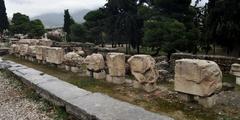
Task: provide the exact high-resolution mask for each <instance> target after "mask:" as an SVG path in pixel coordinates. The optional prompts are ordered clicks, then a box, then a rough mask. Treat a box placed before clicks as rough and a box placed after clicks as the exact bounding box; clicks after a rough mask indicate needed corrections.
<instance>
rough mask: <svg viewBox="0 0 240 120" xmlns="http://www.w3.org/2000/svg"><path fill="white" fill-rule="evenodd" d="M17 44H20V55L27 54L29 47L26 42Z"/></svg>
mask: <svg viewBox="0 0 240 120" xmlns="http://www.w3.org/2000/svg"><path fill="white" fill-rule="evenodd" d="M19 46H20V55H21V56H25V55H27V54H28V48H29V46H28V44H20V45H19Z"/></svg>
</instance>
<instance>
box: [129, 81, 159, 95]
mask: <svg viewBox="0 0 240 120" xmlns="http://www.w3.org/2000/svg"><path fill="white" fill-rule="evenodd" d="M133 88H137V89H143V90H144V91H146V92H149V93H150V92H154V91H155V90H157V86H156V84H144V85H143V84H141V83H139V82H138V81H133Z"/></svg>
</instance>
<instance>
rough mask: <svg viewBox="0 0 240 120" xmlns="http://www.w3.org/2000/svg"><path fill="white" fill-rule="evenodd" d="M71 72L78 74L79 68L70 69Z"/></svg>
mask: <svg viewBox="0 0 240 120" xmlns="http://www.w3.org/2000/svg"><path fill="white" fill-rule="evenodd" d="M71 71H72V72H73V73H78V72H79V68H78V67H71Z"/></svg>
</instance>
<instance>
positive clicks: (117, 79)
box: [106, 75, 125, 84]
mask: <svg viewBox="0 0 240 120" xmlns="http://www.w3.org/2000/svg"><path fill="white" fill-rule="evenodd" d="M106 80H107V81H108V82H110V83H114V84H124V83H125V77H113V76H111V75H107V77H106Z"/></svg>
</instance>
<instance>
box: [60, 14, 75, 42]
mask: <svg viewBox="0 0 240 120" xmlns="http://www.w3.org/2000/svg"><path fill="white" fill-rule="evenodd" d="M74 23H75V21H74V20H73V18H72V17H71V15H70V14H69V10H68V9H67V10H65V11H64V26H63V30H64V32H66V33H67V36H66V39H67V42H71V39H70V34H71V25H73V24H74Z"/></svg>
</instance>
